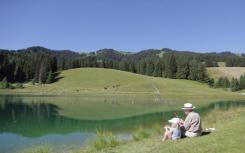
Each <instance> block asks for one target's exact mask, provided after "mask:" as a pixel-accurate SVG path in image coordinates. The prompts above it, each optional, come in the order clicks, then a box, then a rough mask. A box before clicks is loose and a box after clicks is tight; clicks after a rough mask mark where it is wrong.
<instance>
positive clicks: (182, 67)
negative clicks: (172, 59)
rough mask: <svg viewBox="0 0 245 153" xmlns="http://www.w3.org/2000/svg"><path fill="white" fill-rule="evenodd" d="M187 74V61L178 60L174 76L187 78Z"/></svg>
mask: <svg viewBox="0 0 245 153" xmlns="http://www.w3.org/2000/svg"><path fill="white" fill-rule="evenodd" d="M188 75H189V64H188V62H187V61H180V62H179V63H178V67H177V73H176V78H178V79H187V78H188Z"/></svg>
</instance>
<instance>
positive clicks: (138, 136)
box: [133, 127, 151, 141]
mask: <svg viewBox="0 0 245 153" xmlns="http://www.w3.org/2000/svg"><path fill="white" fill-rule="evenodd" d="M150 136H151V134H150V132H149V131H148V130H146V129H144V128H142V127H139V128H138V129H137V130H136V131H135V133H134V134H133V139H134V141H140V140H142V139H145V138H149V137H150Z"/></svg>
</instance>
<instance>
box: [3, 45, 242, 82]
mask: <svg viewBox="0 0 245 153" xmlns="http://www.w3.org/2000/svg"><path fill="white" fill-rule="evenodd" d="M217 62H225V63H226V65H227V66H243V67H244V66H245V55H244V54H242V55H237V54H234V53H231V52H222V53H214V52H212V53H196V52H189V51H176V50H172V49H168V48H163V49H149V50H143V51H140V52H136V53H131V52H124V51H116V50H113V49H101V50H98V51H96V52H89V53H78V52H74V51H70V50H51V49H48V48H44V47H40V46H34V47H30V48H26V49H20V50H4V49H2V50H0V80H5V81H8V82H26V81H30V80H32V82H33V83H51V82H53V80H54V77H55V76H54V75H55V72H57V71H60V70H66V69H72V68H79V67H99V68H110V69H116V70H123V71H128V72H132V73H138V74H143V75H149V76H155V77H167V78H178V79H189V80H197V81H204V82H207V81H208V80H209V78H208V76H207V72H206V67H213V66H217Z"/></svg>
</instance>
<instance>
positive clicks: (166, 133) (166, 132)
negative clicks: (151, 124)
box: [162, 126, 171, 141]
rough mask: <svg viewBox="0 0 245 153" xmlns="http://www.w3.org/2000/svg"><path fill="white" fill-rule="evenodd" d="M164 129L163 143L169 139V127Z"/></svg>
mask: <svg viewBox="0 0 245 153" xmlns="http://www.w3.org/2000/svg"><path fill="white" fill-rule="evenodd" d="M164 128H165V133H164V135H163V139H162V141H165V140H167V139H170V138H171V133H170V132H169V129H168V128H169V126H165V127H164Z"/></svg>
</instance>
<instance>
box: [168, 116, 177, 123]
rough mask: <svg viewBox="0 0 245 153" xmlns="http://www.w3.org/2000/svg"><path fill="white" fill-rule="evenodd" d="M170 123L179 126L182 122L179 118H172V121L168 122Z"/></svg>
mask: <svg viewBox="0 0 245 153" xmlns="http://www.w3.org/2000/svg"><path fill="white" fill-rule="evenodd" d="M168 122H169V123H176V124H178V123H179V122H180V119H179V118H177V117H174V118H172V119H171V120H168Z"/></svg>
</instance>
